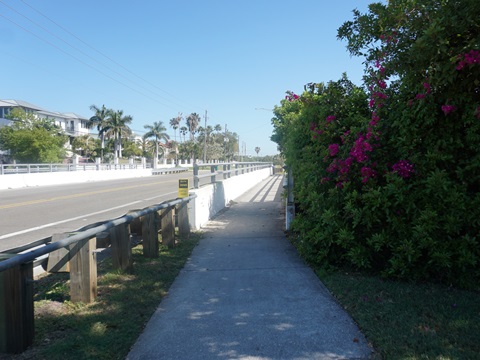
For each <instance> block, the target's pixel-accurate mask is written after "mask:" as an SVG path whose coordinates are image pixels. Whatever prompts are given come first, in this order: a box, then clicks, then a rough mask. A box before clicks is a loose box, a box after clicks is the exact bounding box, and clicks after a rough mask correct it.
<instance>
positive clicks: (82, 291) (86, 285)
mask: <svg viewBox="0 0 480 360" xmlns="http://www.w3.org/2000/svg"><path fill="white" fill-rule="evenodd" d="M96 242H97V239H96V238H91V239H86V240H81V241H79V242H77V243H76V244H74V245H72V246H71V247H70V300H71V301H72V302H83V303H86V304H88V303H92V302H94V301H95V299H96V297H97V253H96V251H95V250H96Z"/></svg>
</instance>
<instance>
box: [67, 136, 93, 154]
mask: <svg viewBox="0 0 480 360" xmlns="http://www.w3.org/2000/svg"><path fill="white" fill-rule="evenodd" d="M98 141H99V140H97V141H95V139H94V138H92V137H91V136H90V135H82V136H77V137H75V138H74V139H73V141H72V150H73V152H74V153H76V154H78V155H83V156H85V157H92V156H93V157H95V156H96V155H97V152H96V149H97V142H98Z"/></svg>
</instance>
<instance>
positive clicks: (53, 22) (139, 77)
mask: <svg viewBox="0 0 480 360" xmlns="http://www.w3.org/2000/svg"><path fill="white" fill-rule="evenodd" d="M20 1H22V2H23V3H24V4H25V5H27V6H28V7H29V8H30V9H32V10H33V11H35V12H36V13H38V14H39V15H41V16H42V17H44V18H45V19H47V20H48V21H50V22H51V23H52V24H54V25H55V26H57V27H58V28H60V29H61V30H63V31H64V32H66V33H67V34H69V35H70V36H72V37H73V38H75V39H76V40H78V41H79V42H81V43H82V44H84V45H85V46H87V47H88V48H90V49H91V50H93V51H95V52H96V53H98V54H100V55H101V56H103V57H104V58H105V59H107V60H109V61H110V62H112V63H114V64H115V65H117V66H119V67H120V68H122V69H123V70H125V71H126V72H128V73H129V74H131V75H133V76H134V77H136V78H137V79H139V80H141V81H143V82H145V83H146V84H148V85H150V86H152V87H154V88H155V89H157V90H159V91H161V92H163V93H165V94H167V95H169V96H170V97H172V98H174V99H176V100H178V101H181V102H183V101H182V100H181V99H178V98H176V97H175V96H174V95H172V94H170V93H169V92H167V91H165V90H163V89H161V88H159V87H158V86H157V85H155V84H153V83H151V82H150V81H148V80H146V79H144V78H142V77H141V76H139V75H137V74H135V73H134V72H132V71H130V70H129V69H127V68H126V67H125V66H123V65H122V64H120V63H119V62H117V61H115V60H114V59H112V58H111V57H109V56H108V55H106V54H105V53H103V52H101V51H100V50H98V49H96V48H95V47H93V46H91V45H90V44H88V43H87V42H85V41H84V40H82V39H81V38H79V37H78V36H77V35H75V34H74V33H72V32H71V31H69V30H68V29H66V28H65V27H63V26H62V25H60V24H58V23H57V22H56V21H54V20H52V19H51V18H50V17H48V16H47V15H45V14H43V13H42V12H41V11H39V10H38V9H36V8H34V7H33V6H31V5H30V4H28V3H27V2H25V1H24V0H20ZM1 2H2V3H3V1H1ZM22 16H23V15H22ZM37 26H39V25H37ZM40 27H41V26H40ZM42 29H44V28H43V27H42ZM46 31H48V30H46ZM48 32H49V31H48ZM49 33H50V32H49ZM54 36H55V37H57V36H56V35H54ZM57 38H58V37H57ZM61 40H62V39H61ZM62 41H63V42H65V43H67V44H68V45H69V46H71V47H73V48H74V49H76V50H77V51H80V52H82V53H83V54H85V53H84V52H83V51H81V50H79V49H78V48H76V47H74V46H73V45H71V44H69V43H68V42H66V41H64V40H62ZM86 56H88V57H89V58H91V59H93V58H92V57H91V56H89V55H86ZM93 60H94V61H96V62H97V63H100V62H99V61H98V60H95V59H93ZM100 64H101V63H100ZM102 65H103V64H102ZM103 66H105V67H107V68H109V67H108V66H106V65H103ZM109 70H111V71H112V72H114V73H116V74H118V75H119V76H121V77H123V78H124V79H127V80H128V81H131V82H133V81H132V80H130V79H128V78H126V77H125V76H124V75H122V74H120V73H118V72H117V71H115V70H112V69H110V68H109ZM133 83H135V82H133ZM135 84H136V85H137V86H140V87H142V88H143V89H145V90H147V91H150V90H148V89H147V88H145V87H144V86H142V85H139V84H138V83H135ZM150 92H151V91H150ZM152 93H153V92H152ZM155 95H156V96H158V97H161V98H163V99H165V100H166V101H170V102H172V103H174V104H176V105H179V106H180V107H184V106H183V105H182V104H179V103H175V102H174V101H172V100H169V99H167V98H165V97H163V96H161V95H159V94H155ZM185 103H186V102H185ZM186 104H187V105H189V106H191V107H194V108H195V107H196V106H194V105H192V104H188V103H186Z"/></svg>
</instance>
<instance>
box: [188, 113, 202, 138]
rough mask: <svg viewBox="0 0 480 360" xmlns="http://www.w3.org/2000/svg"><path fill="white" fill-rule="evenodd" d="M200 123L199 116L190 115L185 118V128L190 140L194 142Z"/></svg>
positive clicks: (195, 114)
mask: <svg viewBox="0 0 480 360" xmlns="http://www.w3.org/2000/svg"><path fill="white" fill-rule="evenodd" d="M199 123H200V115H198V114H197V113H191V114H190V115H188V116H187V127H188V131H189V132H190V140H195V132H196V131H197V128H198V124H199Z"/></svg>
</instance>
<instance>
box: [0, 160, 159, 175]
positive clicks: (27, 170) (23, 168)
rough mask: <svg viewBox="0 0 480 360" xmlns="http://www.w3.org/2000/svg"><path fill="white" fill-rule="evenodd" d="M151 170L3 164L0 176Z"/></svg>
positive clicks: (124, 166) (119, 166) (131, 166)
mask: <svg viewBox="0 0 480 360" xmlns="http://www.w3.org/2000/svg"><path fill="white" fill-rule="evenodd" d="M144 168H147V169H148V168H150V166H149V165H147V166H146V167H144V166H143V165H142V164H92V163H88V164H1V165H0V175H8V174H38V173H51V172H64V171H98V170H129V169H144Z"/></svg>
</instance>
